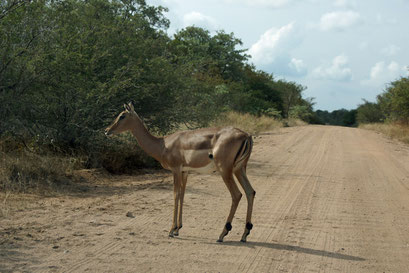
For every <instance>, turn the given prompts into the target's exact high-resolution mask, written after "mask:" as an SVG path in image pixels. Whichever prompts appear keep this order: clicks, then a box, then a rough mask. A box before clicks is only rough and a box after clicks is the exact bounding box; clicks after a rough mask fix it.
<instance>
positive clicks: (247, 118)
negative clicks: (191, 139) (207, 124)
mask: <svg viewBox="0 0 409 273" xmlns="http://www.w3.org/2000/svg"><path fill="white" fill-rule="evenodd" d="M211 125H212V126H233V127H237V128H240V129H242V130H244V131H246V132H248V133H250V134H253V135H257V134H259V133H260V132H264V131H269V130H273V129H276V128H280V127H283V123H282V121H280V120H277V119H274V118H270V117H266V116H261V117H257V116H254V115H250V114H241V113H237V112H228V113H225V114H223V115H222V117H221V118H219V119H217V120H216V121H214V122H213V123H212V124H211Z"/></svg>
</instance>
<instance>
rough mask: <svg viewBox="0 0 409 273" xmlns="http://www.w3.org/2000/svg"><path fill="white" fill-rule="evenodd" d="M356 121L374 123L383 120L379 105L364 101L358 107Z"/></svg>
mask: <svg viewBox="0 0 409 273" xmlns="http://www.w3.org/2000/svg"><path fill="white" fill-rule="evenodd" d="M356 120H357V122H358V123H375V122H380V121H383V120H384V115H383V113H382V111H381V108H380V106H379V104H377V103H373V102H369V101H366V100H364V103H363V104H361V105H359V106H358V109H357V115H356Z"/></svg>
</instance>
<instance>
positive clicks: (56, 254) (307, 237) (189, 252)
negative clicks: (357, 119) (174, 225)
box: [0, 126, 409, 272]
mask: <svg viewBox="0 0 409 273" xmlns="http://www.w3.org/2000/svg"><path fill="white" fill-rule="evenodd" d="M248 174H249V179H250V180H251V182H252V184H253V186H254V188H255V190H256V191H257V194H256V199H255V206H254V214H253V224H254V228H253V230H252V233H251V234H250V236H249V237H248V242H247V243H240V242H239V241H240V237H241V234H242V232H243V228H244V225H245V223H244V221H245V210H246V200H245V198H244V197H243V199H242V201H241V203H240V206H239V209H238V210H237V213H236V217H235V219H234V221H233V223H232V224H233V230H232V232H231V233H230V234H229V235H228V236H226V238H225V242H224V243H217V242H216V240H217V238H218V235H219V233H220V232H221V230H222V228H223V225H224V223H225V218H226V216H227V214H228V211H229V208H230V195H229V193H228V191H227V189H226V188H225V185H224V184H223V182H222V181H221V178H220V177H218V176H210V175H202V176H196V175H191V176H190V177H189V181H188V186H187V192H186V197H185V204H186V205H185V210H184V223H183V224H184V227H183V229H182V230H181V232H180V236H179V237H178V238H168V236H167V235H168V229H169V228H170V226H171V217H172V206H173V201H172V198H173V192H172V182H171V176H170V175H169V174H168V173H167V172H159V173H152V174H145V175H143V176H137V177H136V176H135V177H130V176H120V177H106V176H104V175H101V176H99V175H97V174H91V175H95V177H96V180H95V184H93V185H92V187H91V188H90V189H88V190H86V189H85V190H86V191H85V192H84V193H75V194H74V193H73V194H70V196H67V197H52V198H44V199H40V200H39V199H38V198H34V197H33V198H31V199H27V200H26V201H25V202H23V203H21V202H20V203H19V204H20V205H19V206H16V205H12V204H11V203H10V204H9V202H7V203H6V204H2V205H3V208H2V210H3V214H4V215H3V216H2V218H0V271H1V272H15V271H20V272H44V271H45V272H146V271H155V272H409V148H408V147H405V146H404V145H402V144H398V143H396V142H393V141H391V140H388V139H386V138H384V137H383V136H381V135H379V134H376V133H374V132H370V131H365V130H360V129H352V128H342V127H324V126H306V127H294V128H283V129H279V130H277V131H274V132H271V133H266V134H262V135H261V136H259V137H256V138H255V143H254V149H253V154H252V157H251V160H250V163H249V166H248ZM10 200H11V199H10ZM128 212H129V213H128ZM127 213H128V216H127ZM129 216H131V217H129Z"/></svg>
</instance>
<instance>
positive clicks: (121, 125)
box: [105, 102, 136, 136]
mask: <svg viewBox="0 0 409 273" xmlns="http://www.w3.org/2000/svg"><path fill="white" fill-rule="evenodd" d="M124 108H125V110H124V111H122V112H121V113H120V114H119V115H118V116H117V117H116V119H115V120H114V122H113V123H112V124H111V125H110V126H108V127H107V128H106V129H105V135H107V136H109V135H116V134H120V133H122V132H126V131H128V130H130V129H131V128H132V119H133V117H134V116H135V115H136V113H135V109H134V107H133V105H132V103H131V102H130V103H128V104H124Z"/></svg>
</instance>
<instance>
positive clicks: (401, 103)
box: [357, 77, 409, 125]
mask: <svg viewBox="0 0 409 273" xmlns="http://www.w3.org/2000/svg"><path fill="white" fill-rule="evenodd" d="M357 121H358V122H359V123H374V122H396V123H400V124H404V125H409V77H402V78H400V79H399V80H396V81H393V82H391V83H390V84H389V85H388V86H387V87H386V89H385V91H384V92H383V93H381V94H380V95H378V96H377V98H376V102H369V101H366V100H364V102H363V103H362V104H361V105H359V106H358V109H357Z"/></svg>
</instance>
